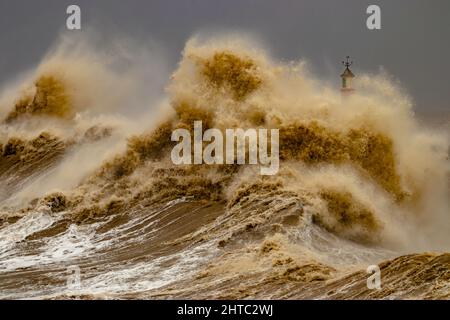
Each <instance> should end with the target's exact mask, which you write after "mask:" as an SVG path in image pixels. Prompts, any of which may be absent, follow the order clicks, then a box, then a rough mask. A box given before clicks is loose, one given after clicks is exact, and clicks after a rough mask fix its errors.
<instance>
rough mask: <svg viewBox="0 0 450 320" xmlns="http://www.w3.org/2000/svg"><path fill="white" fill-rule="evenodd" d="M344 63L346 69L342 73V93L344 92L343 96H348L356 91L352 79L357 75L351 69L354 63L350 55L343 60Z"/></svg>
mask: <svg viewBox="0 0 450 320" xmlns="http://www.w3.org/2000/svg"><path fill="white" fill-rule="evenodd" d="M342 64H343V65H344V66H345V70H344V72H343V73H342V74H341V78H342V88H341V94H342V97H343V98H346V97H348V96H350V95H351V94H352V93H353V92H354V91H355V90H354V89H353V88H352V80H353V78H354V77H355V75H354V74H353V72H352V71H351V70H350V66H351V65H352V64H353V61H350V57H349V56H347V57H346V61H342Z"/></svg>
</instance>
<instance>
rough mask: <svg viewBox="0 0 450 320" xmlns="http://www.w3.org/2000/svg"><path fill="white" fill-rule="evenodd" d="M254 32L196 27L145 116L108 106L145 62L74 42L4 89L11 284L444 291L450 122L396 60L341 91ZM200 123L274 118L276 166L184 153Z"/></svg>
mask: <svg viewBox="0 0 450 320" xmlns="http://www.w3.org/2000/svg"><path fill="white" fill-rule="evenodd" d="M257 48H258V47H257V46H254V45H249V44H245V42H244V41H241V40H239V39H234V38H225V39H220V40H214V41H212V40H210V41H200V40H198V39H192V40H190V41H189V42H188V43H187V44H186V47H185V49H184V51H183V57H182V60H181V61H180V63H179V65H178V68H177V70H176V71H175V72H174V73H173V75H172V77H171V78H170V79H168V81H169V83H168V85H167V90H166V96H165V97H164V98H163V99H161V101H162V102H158V103H156V102H154V101H145V103H147V104H149V105H151V104H153V105H154V106H152V107H150V106H149V108H151V109H152V110H154V112H153V113H152V117H148V118H145V117H146V116H148V114H146V113H145V112H144V113H143V114H140V115H138V117H137V118H129V119H124V117H123V116H121V115H118V114H116V112H110V113H108V112H109V111H108V108H106V109H105V104H110V105H111V108H113V106H114V105H116V104H117V105H116V107H117V110H120V108H121V107H123V108H124V110H127V108H128V107H130V106H127V105H123V106H121V105H122V104H123V101H126V98H127V97H128V96H129V97H130V99H131V97H132V96H135V95H134V94H133V93H132V92H134V91H129V89H130V88H134V87H135V86H134V85H129V84H134V83H137V80H138V79H137V80H136V79H132V77H133V74H132V72H130V73H127V72H125V73H124V72H123V70H122V71H121V72H120V73H116V72H115V71H111V70H109V69H108V68H109V67H110V66H109V65H101V64H100V65H99V64H98V63H97V64H93V63H91V61H90V60H89V59H92V56H93V55H92V54H89V55H86V56H83V55H81V56H76V55H67V54H65V53H64V52H65V51H64V50H61V51H57V52H56V53H54V54H53V55H49V56H48V57H47V58H46V59H45V60H44V61H43V62H42V64H41V65H40V66H39V67H38V68H37V71H36V73H35V75H34V76H33V77H32V78H31V79H29V80H27V81H26V82H25V84H24V85H23V86H22V90H18V92H19V93H17V96H16V97H15V98H13V99H6V98H2V99H0V103H2V104H1V105H0V107H1V108H2V113H0V114H3V115H4V119H3V122H2V123H1V124H0V181H1V182H2V184H1V189H0V201H1V203H0V298H3V299H7V298H40V299H74V298H82V299H116V298H119V299H135V298H164V299H167V298H202V299H211V298H214V299H223V298H228V299H245V298H246V299H249V298H258V299H266V298H288V299H298V298H304V299H414V298H419V299H422V298H423V299H448V298H449V297H450V255H449V253H448V252H449V248H450V237H449V233H448V230H450V215H449V201H448V199H449V198H448V195H449V189H448V182H449V179H448V167H449V166H448V158H446V157H447V150H448V149H447V148H448V147H447V146H448V137H447V136H446V135H445V133H443V132H439V131H436V130H431V129H428V128H424V127H423V126H421V125H420V124H419V123H418V121H417V120H416V119H415V117H414V115H413V112H412V104H411V102H410V99H409V98H408V97H407V96H405V94H404V93H402V92H401V90H399V89H398V88H397V87H395V86H394V85H393V84H392V83H391V82H390V81H389V80H387V78H386V76H385V75H360V76H359V77H358V78H359V79H358V82H357V83H358V87H357V90H356V94H355V95H354V96H353V97H352V98H351V99H349V100H345V101H341V99H340V96H339V93H338V92H337V90H336V89H334V88H329V87H328V86H327V85H326V84H325V83H323V81H320V80H317V79H315V78H314V76H313V75H312V74H310V73H309V72H308V70H307V68H306V64H305V63H304V62H298V63H290V64H284V63H280V62H277V61H274V60H273V59H272V58H270V57H268V56H267V55H266V54H265V53H264V51H263V50H262V49H257ZM94 56H95V55H94ZM96 61H97V60H96ZM93 65H95V67H92V66H93ZM73 66H74V67H73ZM72 67H73V68H72ZM63 70H64V71H63ZM99 75H101V76H99ZM102 77H103V78H102ZM126 77H128V78H130V79H128V78H126ZM125 78H126V79H125ZM99 80H103V81H99ZM90 81H92V82H90ZM121 83H123V85H122V86H121ZM125 83H126V84H125ZM128 85H129V88H128V87H127V86H128ZM108 86H111V87H108ZM23 87H25V89H23ZM93 87H95V88H96V89H97V92H96V91H95V90H93V89H92V88H93ZM111 88H114V92H119V91H120V95H121V96H119V94H118V95H114V94H113V93H111V95H107V94H105V92H112V91H111ZM130 90H131V89H130ZM4 95H5V94H4ZM104 99H106V101H107V103H105V101H104ZM5 101H7V102H8V103H6V104H5V103H4V102H5ZM118 101H119V102H118ZM130 108H131V107H130ZM125 118H126V117H125ZM139 118H144V119H145V120H146V121H142V119H140V120H139ZM147 120H148V121H147ZM194 121H202V123H203V130H204V131H205V130H207V129H209V128H218V129H220V130H225V129H228V128H244V129H247V128H267V129H279V130H280V141H279V146H280V170H279V172H278V174H276V175H274V176H261V175H260V174H259V169H258V168H257V166H255V165H237V164H235V165H206V164H202V165H174V164H173V163H172V161H171V157H170V153H171V150H172V148H173V147H174V145H175V143H174V142H172V141H171V135H172V132H173V130H175V129H178V128H184V129H187V130H190V131H192V130H193V124H194ZM203 147H206V143H204V144H203ZM373 264H377V265H379V267H380V269H381V277H382V278H381V280H382V284H381V285H382V288H381V290H371V289H368V288H367V285H366V280H367V277H368V276H369V274H367V273H366V268H367V267H368V266H369V265H373ZM73 267H76V268H77V270H79V272H80V283H79V285H76V286H71V285H68V284H67V281H68V279H70V276H71V274H70V272H69V271H68V270H73V269H71V268H73ZM68 272H69V273H68Z"/></svg>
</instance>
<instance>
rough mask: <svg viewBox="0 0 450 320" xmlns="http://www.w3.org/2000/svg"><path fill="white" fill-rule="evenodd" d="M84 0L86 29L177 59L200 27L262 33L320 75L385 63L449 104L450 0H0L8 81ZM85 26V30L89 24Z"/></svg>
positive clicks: (421, 95)
mask: <svg viewBox="0 0 450 320" xmlns="http://www.w3.org/2000/svg"><path fill="white" fill-rule="evenodd" d="M69 4H78V5H79V6H80V7H81V9H82V26H83V28H85V29H87V28H98V29H107V28H109V30H113V31H114V32H117V33H120V34H121V36H126V37H128V36H129V37H133V38H136V39H137V40H139V41H146V39H153V40H156V41H157V42H158V43H160V44H162V45H163V46H164V47H165V48H166V50H167V52H168V55H167V57H168V59H169V63H170V65H171V66H172V67H173V68H175V67H176V63H177V61H178V59H179V57H180V52H181V50H182V48H183V46H184V44H185V41H186V40H187V39H188V38H189V37H190V36H192V35H193V34H195V33H197V32H211V31H233V32H236V31H238V32H239V31H242V32H246V33H251V34H255V35H257V36H258V37H259V38H261V39H262V40H263V41H264V42H265V43H266V44H267V45H268V47H270V51H271V53H272V55H274V56H275V57H276V58H279V59H282V60H291V59H298V58H305V59H307V60H308V61H309V62H310V63H311V67H312V70H313V71H314V72H316V73H317V74H318V76H321V77H327V78H328V77H330V76H336V77H337V76H338V74H339V71H340V67H341V66H340V65H339V63H340V61H341V60H342V59H343V58H344V57H345V56H346V55H351V56H352V57H353V59H354V60H355V65H354V71H355V73H357V72H358V71H360V72H376V71H377V70H378V69H379V67H380V66H384V68H385V69H386V70H387V71H388V72H389V73H390V74H392V75H393V76H394V77H395V78H397V79H398V80H400V81H401V83H402V85H403V87H404V88H406V90H407V91H408V92H409V93H410V95H411V96H412V97H413V99H414V100H415V103H416V106H415V108H416V110H417V111H419V112H425V113H436V114H442V113H447V112H448V111H449V110H450V61H449V59H450V1H449V0H386V1H376V0H370V1H366V0H340V1H338V0H327V1H325V0H270V1H268V0H177V1H174V0H127V1H124V0H71V1H66V0H0V83H2V82H5V81H7V80H8V79H9V78H11V77H13V76H14V75H16V74H18V73H20V72H21V71H25V70H27V69H29V68H30V67H32V66H34V65H36V64H37V63H39V61H40V60H41V59H42V57H43V55H44V54H45V53H46V52H47V50H48V48H49V47H50V46H51V45H52V44H53V43H54V42H55V40H56V38H57V36H58V34H59V33H60V31H61V30H62V29H63V28H65V21H66V18H67V16H66V14H65V11H66V8H67V6H68V5H69ZM370 4H378V5H379V6H380V7H381V14H382V29H381V30H379V31H378V30H377V31H370V30H368V29H367V28H366V18H367V15H366V13H365V12H366V8H367V7H368V5H370ZM81 32H83V31H81Z"/></svg>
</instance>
